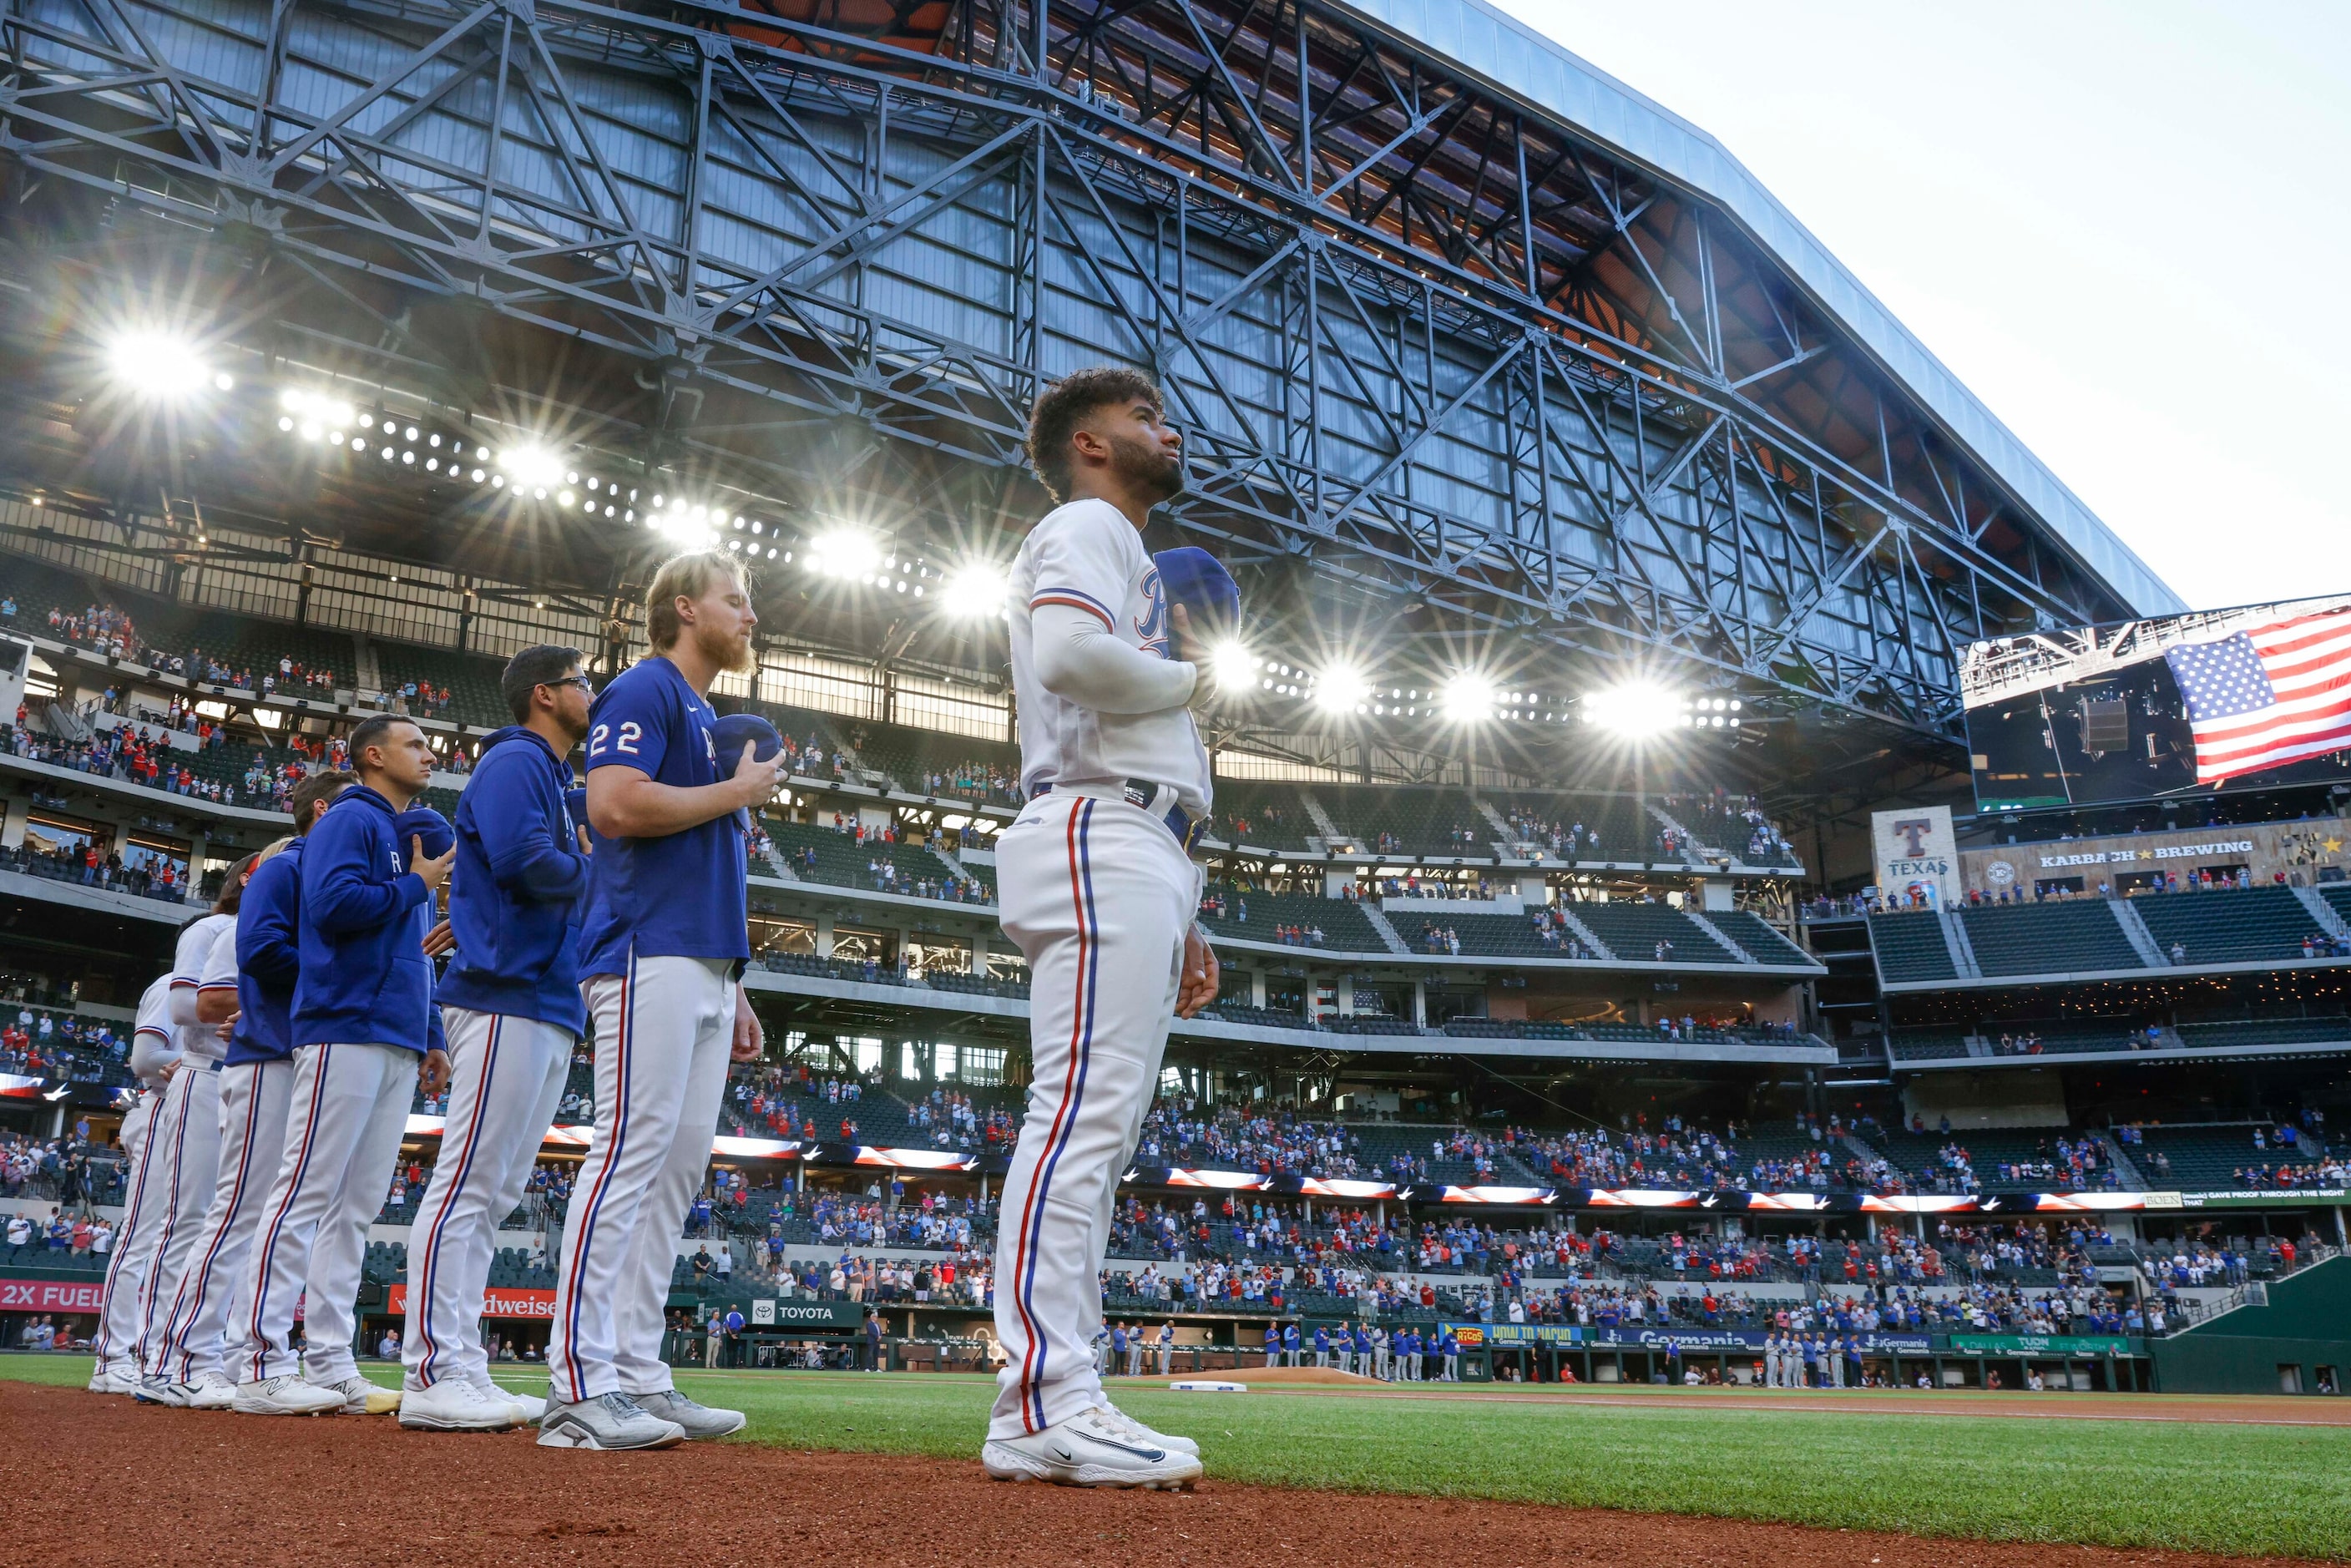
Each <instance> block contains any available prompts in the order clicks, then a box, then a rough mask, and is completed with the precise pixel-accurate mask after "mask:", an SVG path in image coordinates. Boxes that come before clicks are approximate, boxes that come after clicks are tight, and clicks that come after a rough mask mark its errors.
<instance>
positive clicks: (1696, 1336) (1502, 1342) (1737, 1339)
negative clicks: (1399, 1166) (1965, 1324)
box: [1441, 1322, 1934, 1355]
mask: <svg viewBox="0 0 2351 1568" xmlns="http://www.w3.org/2000/svg"><path fill="white" fill-rule="evenodd" d="M1441 1326H1442V1327H1443V1328H1444V1329H1446V1330H1447V1331H1449V1332H1450V1333H1453V1334H1454V1335H1455V1336H1456V1337H1457V1338H1458V1339H1459V1340H1460V1341H1461V1343H1463V1344H1465V1345H1469V1344H1484V1345H1489V1346H1491V1347H1493V1348H1494V1349H1497V1350H1514V1349H1523V1348H1525V1347H1528V1346H1531V1345H1544V1344H1551V1345H1579V1346H1586V1347H1590V1348H1593V1349H1599V1350H1663V1349H1664V1348H1665V1347H1666V1346H1667V1345H1668V1344H1671V1345H1675V1346H1677V1347H1679V1348H1680V1349H1681V1350H1683V1351H1693V1350H1698V1351H1724V1350H1751V1351H1756V1352H1758V1353H1760V1352H1761V1350H1762V1349H1763V1342H1764V1341H1765V1340H1766V1339H1768V1338H1770V1337H1771V1331H1770V1330H1768V1329H1702V1328H1646V1327H1622V1328H1603V1327H1601V1326H1600V1325H1598V1324H1596V1323H1595V1324H1579V1323H1457V1322H1448V1323H1445V1324H1443V1325H1441ZM1472 1335H1475V1336H1477V1337H1475V1338H1472V1337H1471V1336H1472ZM1853 1337H1854V1339H1855V1342H1856V1343H1859V1344H1860V1346H1861V1348H1862V1353H1863V1354H1865V1355H1885V1354H1899V1355H1925V1354H1928V1353H1929V1352H1930V1351H1931V1350H1932V1349H1933V1347H1934V1336H1933V1335H1931V1334H1923V1333H1856V1334H1855V1335H1854V1336H1853Z"/></svg>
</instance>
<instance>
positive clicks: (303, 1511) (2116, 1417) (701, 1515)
mask: <svg viewBox="0 0 2351 1568" xmlns="http://www.w3.org/2000/svg"><path fill="white" fill-rule="evenodd" d="M88 1375H89V1364H88V1363H87V1362H86V1361H81V1360H78V1359H77V1358H68V1357H57V1358H48V1357H14V1356H12V1357H7V1358H5V1359H0V1379H5V1380H10V1381H7V1382H5V1383H0V1389H5V1392H0V1441H5V1443H6V1444H7V1445H8V1450H9V1451H10V1452H11V1453H13V1454H16V1455H19V1456H30V1457H31V1458H30V1459H29V1460H28V1463H29V1464H30V1466H31V1469H30V1470H29V1471H28V1470H27V1469H26V1466H25V1465H21V1464H20V1465H18V1466H16V1467H12V1468H13V1469H16V1480H17V1482H18V1483H19V1484H20V1487H21V1488H22V1490H20V1495H22V1496H26V1497H37V1498H52V1499H53V1498H61V1497H65V1496H69V1495H74V1494H75V1493H76V1492H77V1491H78V1490H86V1489H87V1486H88V1483H89V1480H90V1479H93V1478H97V1479H103V1478H106V1477H109V1476H112V1475H128V1476H136V1477H139V1478H141V1479H140V1480H139V1482H138V1484H139V1485H140V1486H141V1488H142V1489H143V1490H146V1492H147V1493H148V1494H149V1495H150V1496H151V1498H152V1497H155V1496H156V1494H157V1493H158V1492H159V1490H160V1492H161V1493H162V1494H163V1499H164V1500H168V1502H169V1504H170V1507H169V1508H168V1509H167V1510H166V1511H165V1516H168V1517H174V1518H177V1519H180V1520H183V1521H185V1522H186V1523H187V1524H188V1526H189V1527H190V1528H191V1529H192V1530H194V1531H197V1533H196V1534H194V1535H186V1536H175V1537H174V1538H173V1539H172V1541H168V1542H157V1541H156V1540H154V1539H153V1538H152V1536H131V1535H127V1536H125V1537H123V1538H122V1539H121V1540H120V1541H119V1542H118V1541H113V1540H111V1535H112V1532H113V1531H115V1530H116V1524H115V1522H114V1521H111V1520H110V1519H96V1520H93V1519H92V1518H91V1517H90V1516H89V1513H88V1512H87V1511H85V1512H81V1513H78V1514H77V1515H75V1516H74V1520H75V1522H74V1527H73V1532H72V1533H71V1535H70V1538H69V1539H68V1537H66V1536H61V1537H60V1539H59V1541H58V1542H57V1548H58V1550H60V1551H65V1550H68V1549H69V1550H71V1551H73V1552H76V1553H78V1557H79V1560H81V1561H86V1562H92V1563H104V1562H108V1561H125V1560H128V1559H129V1558H131V1557H133V1556H139V1557H141V1558H142V1559H143V1558H144V1557H147V1556H152V1555H153V1553H154V1552H156V1551H157V1550H161V1551H162V1552H163V1553H164V1554H165V1555H175V1554H181V1553H180V1548H181V1547H182V1546H185V1547H186V1548H187V1550H186V1552H185V1553H184V1554H185V1555H188V1556H212V1555H214V1553H213V1552H208V1551H199V1550H196V1549H195V1548H196V1546H197V1545H198V1544H199V1543H200V1542H201V1539H202V1528H203V1526H204V1524H205V1522H206V1520H207V1518H208V1517H217V1518H218V1519H219V1520H222V1521H237V1520H243V1521H245V1522H244V1523H242V1524H237V1525H235V1528H236V1529H237V1530H238V1531H239V1532H240V1541H241V1546H240V1547H239V1548H238V1551H240V1552H243V1553H244V1555H232V1557H231V1558H230V1559H229V1560H233V1561H256V1562H270V1561H286V1562H289V1563H290V1562H292V1561H294V1560H295V1558H296V1556H297V1555H300V1556H302V1557H303V1558H304V1560H305V1561H311V1560H315V1553H314V1552H311V1551H309V1550H308V1549H303V1550H300V1551H299V1552H298V1551H297V1545H296V1542H295V1539H294V1537H292V1536H288V1535H287V1534H285V1533H283V1531H273V1530H272V1529H269V1528H257V1527H256V1525H255V1524H254V1522H253V1521H255V1520H256V1519H266V1518H268V1517H270V1516H271V1515H272V1514H273V1513H276V1512H280V1511H282V1512H284V1513H285V1515H286V1518H287V1522H286V1526H285V1528H286V1529H293V1530H297V1531H298V1530H302V1529H309V1530H312V1531H317V1530H321V1529H330V1530H333V1531H341V1530H345V1529H349V1530H352V1531H360V1532H361V1533H364V1534H368V1535H371V1536H372V1537H373V1538H375V1539H376V1540H377V1541H378V1543H379V1546H381V1547H384V1548H389V1547H391V1546H393V1545H402V1546H408V1547H421V1546H423V1545H424V1544H425V1543H428V1542H437V1544H434V1545H433V1547H432V1550H433V1552H434V1553H435V1554H436V1555H437V1556H438V1557H439V1558H440V1560H443V1561H448V1562H474V1561H483V1562H488V1561H501V1562H513V1561H516V1560H517V1558H516V1554H515V1553H514V1552H508V1551H503V1550H493V1548H494V1546H495V1543H496V1542H498V1541H500V1540H503V1539H505V1538H506V1537H507V1536H509V1535H511V1534H513V1533H514V1532H516V1531H523V1532H525V1534H527V1536H528V1540H529V1541H530V1542H537V1543H538V1545H540V1546H545V1545H550V1544H553V1543H557V1542H565V1541H571V1540H573V1538H579V1540H577V1541H573V1544H574V1545H579V1544H580V1543H581V1542H592V1541H594V1540H595V1539H597V1538H600V1537H608V1536H615V1535H617V1536H625V1537H628V1538H629V1541H630V1544H629V1548H628V1551H627V1553H626V1555H627V1557H628V1559H629V1560H630V1561H631V1562H632V1563H654V1562H667V1561H679V1562H705V1563H706V1562H716V1561H729V1560H737V1558H738V1557H740V1556H742V1555H758V1556H766V1555H769V1554H770V1553H769V1552H767V1551H765V1550H754V1545H753V1543H755V1542H762V1541H764V1542H766V1543H767V1545H768V1547H772V1548H774V1549H775V1551H774V1552H773V1555H776V1556H779V1557H784V1558H796V1559H799V1560H807V1559H810V1558H811V1557H812V1558H814V1559H816V1560H819V1561H825V1560H847V1559H848V1558H851V1557H855V1558H856V1559H857V1560H858V1561H859V1562H860V1563H875V1562H894V1561H899V1560H902V1559H903V1560H904V1561H908V1562H913V1561H917V1560H920V1561H926V1562H939V1561H965V1562H995V1561H998V1560H1001V1561H1004V1562H1006V1563H1012V1562H1016V1561H1017V1562H1021V1563H1034V1562H1035V1561H1036V1559H1035V1557H1034V1556H1033V1555H1024V1554H1023V1552H1020V1551H1019V1550H1018V1549H1016V1548H1017V1542H1015V1541H1014V1540H1013V1538H1011V1537H1009V1536H1008V1535H1006V1534H1005V1531H1008V1530H1010V1529H1011V1528H1012V1521H1015V1520H1021V1521H1028V1524H1027V1526H1026V1528H1030V1529H1034V1530H1039V1531H1044V1532H1046V1534H1047V1535H1049V1536H1050V1538H1051V1544H1052V1546H1053V1549H1054V1554H1055V1555H1056V1556H1057V1557H1058V1558H1060V1559H1062V1560H1068V1561H1105V1562H1107V1561H1113V1560H1115V1561H1123V1562H1134V1561H1136V1560H1137V1558H1136V1556H1135V1554H1134V1553H1135V1552H1136V1551H1142V1552H1143V1553H1144V1560H1149V1561H1155V1562H1170V1563H1183V1562H1191V1563H1200V1564H1203V1565H1204V1568H1207V1565H1217V1568H1221V1565H1223V1564H1228V1563H1230V1564H1243V1563H1246V1564H1249V1568H1262V1565H1263V1564H1267V1563H1316V1562H1332V1563H1338V1562H1346V1563H1350V1564H1354V1565H1360V1564H1362V1563H1365V1562H1400V1561H1410V1562H1417V1561H1426V1560H1428V1559H1429V1557H1430V1556H1434V1555H1442V1556H1443V1557H1444V1558H1445V1559H1446V1560H1447V1561H1448V1562H1453V1563H1476V1562H1488V1561H1491V1562H1496V1563H1517V1564H1524V1563H1528V1562H1530V1561H1534V1560H1551V1561H1558V1560H1573V1559H1574V1558H1579V1557H1583V1556H1586V1555H1591V1556H1593V1560H1595V1561H1598V1560H1600V1559H1601V1558H1602V1557H1604V1558H1605V1559H1606V1560H1607V1561H1609V1562H1612V1563H1625V1562H1634V1563H1649V1562H1655V1563H1666V1562H1667V1561H1673V1562H1678V1563H1686V1562H1687V1561H1689V1560H1690V1558H1691V1557H1692V1556H1703V1557H1708V1558H1711V1559H1714V1560H1717V1561H1741V1560H1745V1559H1748V1558H1750V1557H1752V1558H1754V1559H1755V1560H1757V1561H1764V1560H1769V1561H1771V1562H1774V1563H1788V1562H1795V1563H1802V1562H1805V1561H1819V1562H1841V1563H1863V1564H1868V1563H1881V1564H1885V1565H1888V1568H1890V1565H1893V1564H1897V1563H1906V1562H1916V1563H1921V1564H1925V1563H1938V1564H1947V1563H1951V1562H1954V1561H1963V1562H1968V1563H2016V1564H2026V1563H2031V1564H2044V1563H2051V1562H2054V1561H2059V1560H2062V1561H2064V1562H2065V1563H2083V1562H2087V1561H2092V1560H2094V1559H2095V1558H2105V1557H2109V1556H2111V1555H2113V1554H2114V1553H2116V1552H2118V1553H2119V1554H2120V1557H2121V1558H2127V1559H2131V1560H2138V1559H2141V1558H2146V1559H2147V1560H2152V1556H2153V1555H2155V1554H2161V1555H2162V1556H2164V1558H2165V1559H2166V1561H2168V1562H2175V1563H2176V1562H2178V1561H2179V1557H2178V1555H2177V1554H2179V1553H2189V1554H2195V1555H2199V1556H2200V1555H2210V1556H2214V1557H2258V1556H2267V1557H2299V1558H2314V1559H2331V1560H2336V1561H2342V1560H2346V1559H2351V1409H2346V1408H2344V1407H2343V1406H2342V1405H2341V1404H2339V1403H2338V1402H2335V1401H2317V1400H2307V1401H2305V1400H2284V1399H2270V1400H2262V1399H2220V1398H2187V1397H2178V1398H2165V1397H2160V1396H2140V1397H2129V1396H2117V1397H2112V1398H2108V1397H2103V1396H2085V1395H2045V1396H2028V1395H2021V1394H2011V1395H1991V1396H1983V1395H1967V1394H1959V1393H1952V1394H1941V1395H1913V1394H1902V1393H1886V1394H1864V1393H1851V1394H1839V1395H1828V1394H1823V1395H1817V1396H1812V1395H1804V1394H1790V1395H1768V1394H1751V1393H1740V1392H1738V1391H1705V1390H1689V1391H1681V1390H1667V1389H1656V1390H1646V1389H1644V1390H1638V1391H1627V1390H1615V1391H1606V1392H1604V1391H1600V1390H1573V1389H1567V1390H1560V1389H1551V1388H1531V1387H1523V1386H1498V1387H1491V1388H1470V1387H1453V1388H1432V1387H1429V1386H1427V1385H1421V1386H1419V1387H1416V1388H1412V1389H1389V1388H1385V1387H1382V1386H1378V1385H1373V1386H1369V1387H1361V1388H1321V1387H1291V1388H1282V1389H1260V1390H1253V1391H1251V1392H1249V1393H1247V1394H1216V1395H1207V1394H1177V1393H1172V1392H1169V1391H1168V1390H1167V1389H1166V1388H1165V1386H1164V1385H1160V1384H1157V1383H1155V1382H1154V1381H1152V1380H1147V1379H1146V1380H1138V1381H1136V1382H1134V1383H1132V1384H1122V1385H1119V1386H1118V1387H1117V1388H1116V1391H1115V1395H1114V1396H1115V1397H1116V1398H1118V1399H1119V1401H1120V1402H1121V1404H1122V1405H1123V1406H1125V1407H1126V1408H1127V1409H1129V1410H1131V1411H1133V1412H1134V1414H1135V1415H1136V1416H1139V1417H1141V1418H1142V1419H1144V1420H1145V1421H1149V1422H1152V1423H1154V1424H1156V1425H1159V1426H1162V1427H1165V1428H1166V1429H1169V1430H1174V1431H1180V1432H1185V1433H1188V1434H1190V1435H1192V1436H1194V1437H1196V1438H1197V1439H1198V1440H1199V1442H1200V1447H1201V1452H1202V1456H1203V1458H1204V1459H1205V1460H1206V1461H1207V1476H1208V1479H1207V1481H1205V1482H1204V1483H1203V1485H1202V1488H1201V1490H1199V1491H1198V1492H1196V1493H1194V1494H1191V1495H1188V1496H1185V1495H1178V1494H1167V1495H1161V1494H1144V1493H1114V1494H1113V1493H1072V1492H1068V1491H1066V1490H1061V1489H1044V1488H1036V1487H1023V1488H1010V1487H1004V1486H1000V1485H991V1484H989V1483H987V1482H986V1481H985V1480H984V1479H982V1478H981V1477H980V1473H979V1470H978V1467H977V1464H976V1463H974V1462H973V1459H972V1455H973V1452H974V1449H975V1448H976V1446H977V1436H978V1433H979V1431H980V1429H981V1425H982V1422H983V1419H984V1416H985V1414H986V1411H987V1404H988V1400H989V1396H990V1385H988V1383H987V1381H986V1380H984V1379H981V1378H977V1377H957V1376H943V1375H862V1374H853V1373H849V1374H839V1373H833V1374H828V1373H772V1372H760V1373H724V1372H721V1373H701V1372H688V1373H684V1374H682V1375H680V1378H679V1382H680V1385H681V1386H683V1387H684V1388H686V1389H687V1391H688V1392H690V1393H692V1394H694V1395H695V1396H696V1397H698V1398H701V1399H703V1400H705V1402H708V1403H713V1404H725V1405H729V1406H736V1407H738V1408H741V1409H743V1410H745V1411H747V1413H748V1414H749V1416H750V1427H749V1428H748V1431H747V1434H746V1436H745V1437H742V1438H738V1439H735V1440H731V1441H729V1442H726V1443H724V1444H719V1445H713V1446H710V1447H708V1448H704V1447H701V1446H694V1447H690V1448H685V1449H680V1450H676V1451H674V1452H672V1453H668V1454H642V1455H594V1456H590V1455H581V1454H571V1453H562V1452H550V1451H547V1450H541V1449H539V1448H537V1447H536V1446H535V1445H534V1444H533V1442H532V1441H531V1438H530V1437H528V1435H527V1434H521V1433H510V1434H505V1435H499V1436H482V1437H464V1436H439V1435H436V1436H426V1435H423V1434H413V1433H407V1432H402V1430H400V1429H399V1427H397V1426H396V1424H395V1423H394V1422H392V1420H390V1419H385V1418H373V1419H369V1418H360V1417H336V1418H327V1419H323V1420H282V1421H261V1420H255V1419H253V1418H251V1417H237V1416H226V1415H218V1414H207V1413H198V1412H191V1411H179V1410H163V1409H157V1408H141V1407H139V1406H134V1405H132V1404H131V1403H130V1402H129V1401H126V1400H122V1399H115V1398H100V1397H97V1396H89V1395H87V1394H84V1393H82V1392H80V1390H79V1388H78V1385H79V1384H80V1383H81V1382H82V1381H84V1380H85V1379H86V1378H87V1377H88ZM371 1375H372V1376H376V1377H378V1378H379V1379H381V1380H383V1381H387V1382H392V1381H395V1380H396V1377H397V1370H396V1369H391V1368H381V1367H378V1368H372V1369H371ZM511 1381H512V1382H513V1384H514V1385H515V1386H517V1387H524V1386H528V1384H529V1382H530V1381H531V1380H530V1379H529V1378H528V1375H525V1376H517V1377H516V1378H513V1379H511ZM36 1385H47V1386H36ZM540 1386H542V1387H543V1386H544V1383H543V1379H542V1380H540ZM164 1455H169V1456H172V1458H169V1459H162V1458H161V1456H164ZM208 1458H211V1459H212V1460H214V1461H215V1462H213V1463H207V1462H206V1461H207V1459H208ZM453 1459H454V1460H456V1461H458V1462H456V1463H452V1462H451V1461H452V1460H453ZM158 1469H162V1470H165V1471H167V1472H168V1474H166V1475H162V1476H159V1475H157V1474H156V1471H157V1470H158ZM51 1470H54V1472H55V1473H54V1474H50V1473H47V1472H49V1471H51ZM76 1477H78V1478H79V1481H78V1483H77V1480H76V1479H75V1478H76ZM1049 1494H1050V1495H1049ZM43 1512H47V1511H43ZM58 1517H59V1519H60V1521H63V1520H64V1519H65V1517H66V1516H65V1515H63V1514H59V1515H58ZM122 1517H123V1519H124V1520H126V1521H128V1520H135V1519H137V1518H141V1517H144V1515H143V1513H139V1514H129V1515H124V1516H122ZM15 1528H16V1529H17V1530H18V1531H21V1530H23V1529H24V1528H26V1523H25V1521H23V1519H22V1518H21V1516H20V1521H19V1523H18V1525H17V1526H16V1527H15ZM93 1531H96V1532H97V1533H96V1534H95V1536H94V1535H93V1533H92V1532H93ZM697 1532H699V1535H697ZM1145 1536H1152V1537H1158V1538H1162V1539H1158V1540H1157V1541H1156V1544H1150V1545H1147V1547H1146V1542H1145V1541H1144V1537H1145ZM273 1541H276V1542H286V1543H287V1544H286V1550H285V1551H284V1552H276V1549H275V1548H272V1549H270V1550H267V1551H265V1550H263V1546H262V1543H265V1542H273ZM1119 1542H1123V1543H1124V1546H1125V1547H1126V1548H1129V1549H1132V1550H1128V1551H1124V1552H1110V1548H1111V1547H1112V1546H1113V1544H1114V1543H1119ZM1938 1542H1939V1544H1938ZM1958 1542H1968V1543H1969V1544H1968V1545H1966V1546H1965V1547H1964V1548H1963V1549H1959V1550H1957V1551H1955V1550H1954V1548H1955V1547H1956V1546H1957V1544H1958ZM16 1544H17V1545H18V1546H19V1547H26V1546H28V1545H29V1544H30V1543H29V1542H27V1541H26V1540H24V1539H22V1538H21V1537H20V1538H19V1540H18V1541H17V1542H16ZM1105 1553H1109V1554H1107V1555H1106V1554H1105ZM2085 1553H2088V1554H2089V1555H2086V1556H2085ZM530 1554H531V1553H529V1552H526V1553H524V1555H530ZM583 1554H585V1555H604V1554H605V1553H603V1552H593V1551H590V1552H583ZM554 1555H556V1556H568V1555H569V1552H556V1553H554ZM24 1560H27V1561H46V1560H55V1559H52V1558H49V1557H48V1556H47V1554H46V1553H43V1554H38V1555H33V1556H28V1557H27V1558H26V1559H24Z"/></svg>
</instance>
